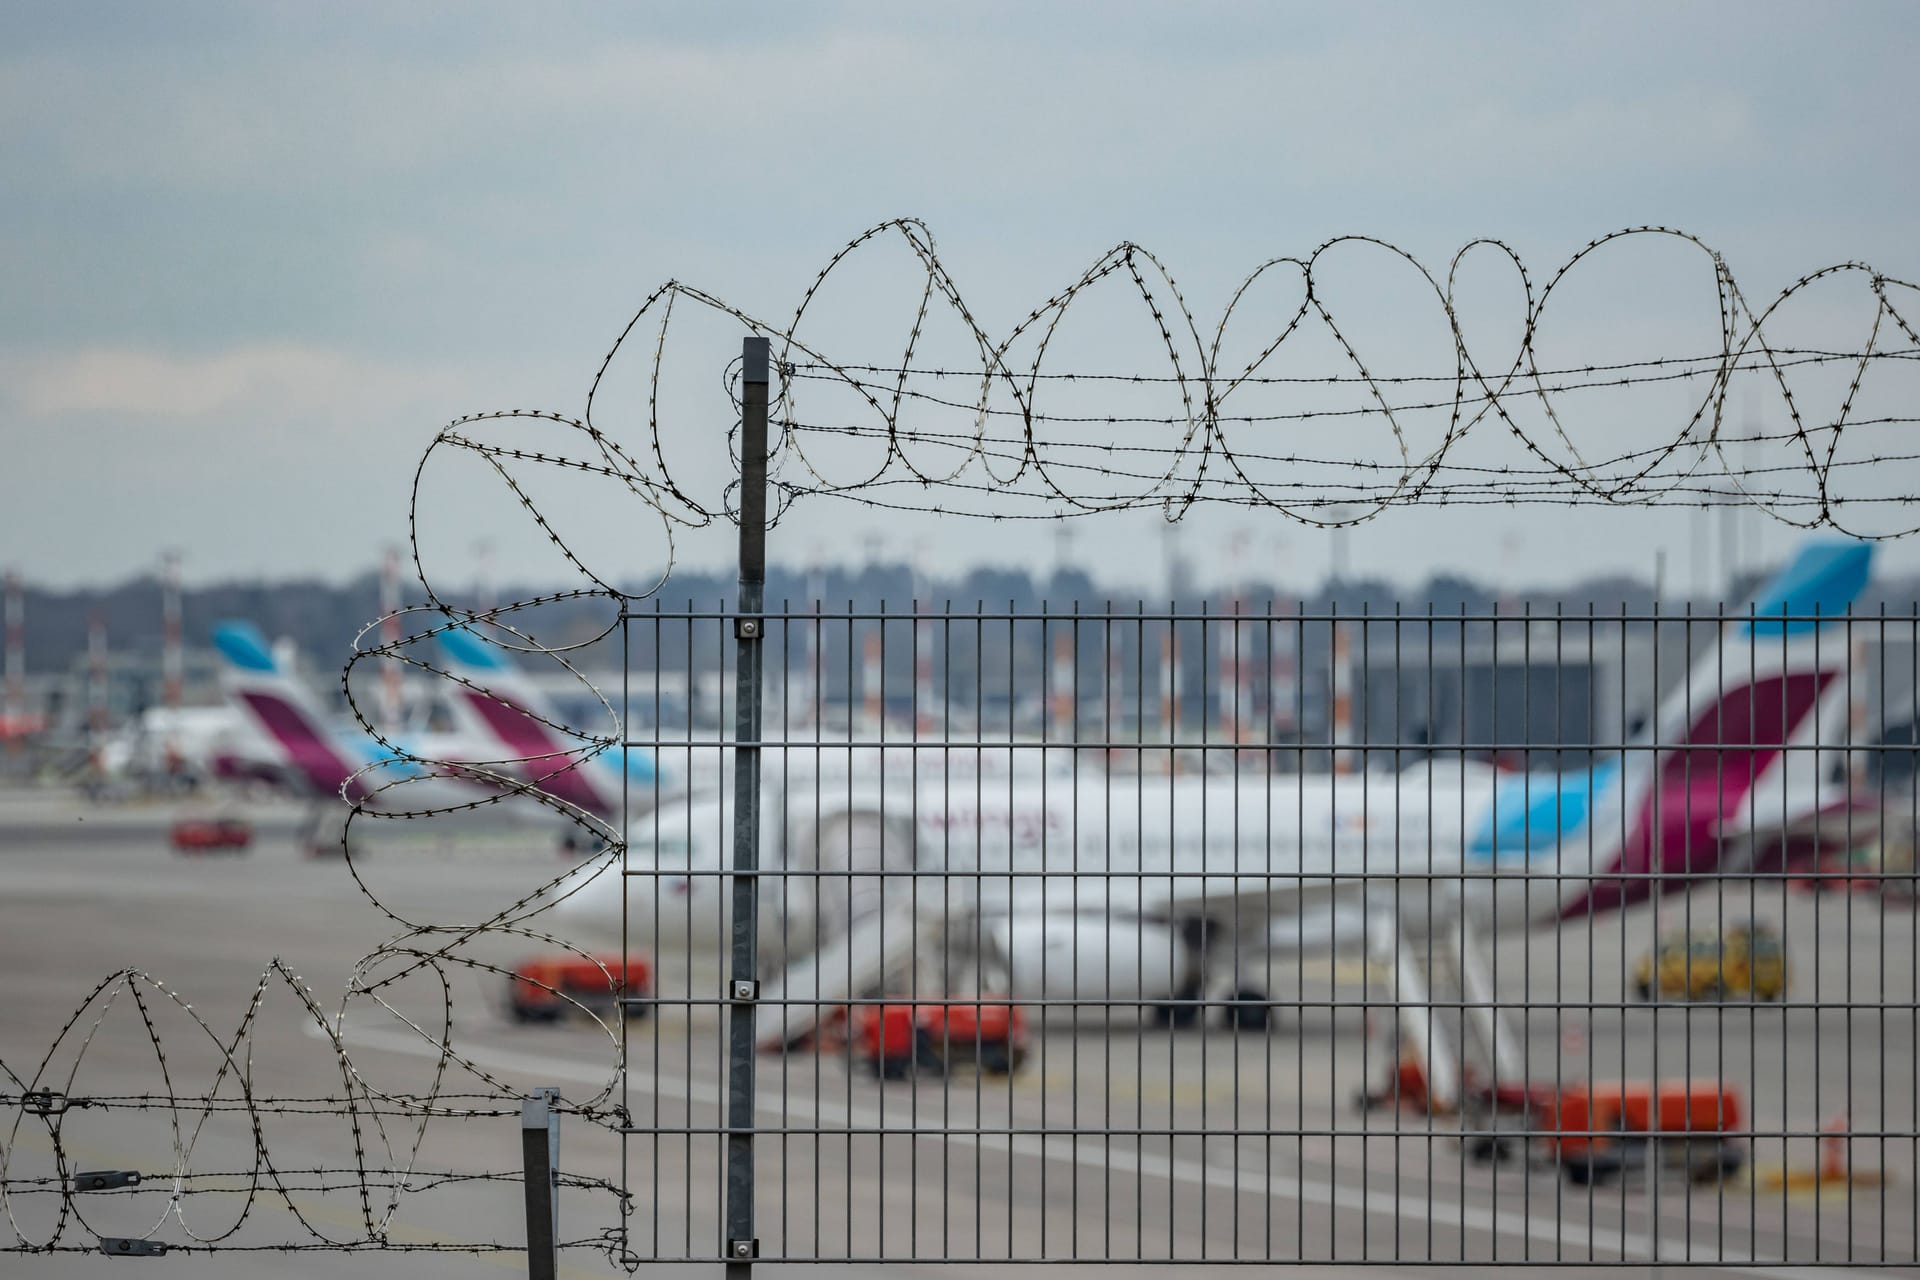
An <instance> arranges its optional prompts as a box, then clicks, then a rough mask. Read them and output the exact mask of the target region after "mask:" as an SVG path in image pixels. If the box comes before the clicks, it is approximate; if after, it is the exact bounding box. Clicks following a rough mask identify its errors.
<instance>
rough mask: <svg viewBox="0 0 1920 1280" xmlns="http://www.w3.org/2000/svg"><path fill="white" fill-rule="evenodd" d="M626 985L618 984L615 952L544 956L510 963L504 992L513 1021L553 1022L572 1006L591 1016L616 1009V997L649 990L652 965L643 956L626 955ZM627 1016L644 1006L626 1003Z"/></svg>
mask: <svg viewBox="0 0 1920 1280" xmlns="http://www.w3.org/2000/svg"><path fill="white" fill-rule="evenodd" d="M626 974H627V985H626V989H625V990H624V991H623V990H621V987H620V957H619V956H597V957H595V958H594V959H591V960H589V959H586V958H584V957H582V956H575V955H563V956H549V957H544V958H542V959H538V960H528V961H525V962H524V963H522V964H520V965H518V966H516V967H515V968H514V971H513V979H512V986H511V989H510V990H509V992H508V996H507V1008H508V1012H510V1013H511V1014H512V1015H513V1020H514V1021H515V1022H558V1021H559V1020H560V1019H561V1018H562V1017H563V1016H565V1014H566V1013H567V1012H568V1010H570V1009H573V1008H575V1007H576V1006H578V1007H579V1008H582V1009H585V1010H586V1011H587V1012H588V1013H591V1014H593V1015H595V1016H596V1017H602V1018H604V1017H611V1016H613V1015H614V1014H615V1013H617V1012H618V1009H619V1005H618V1002H619V998H620V997H621V996H622V995H626V996H646V995H650V994H652V992H653V966H652V964H650V963H649V962H648V961H647V959H646V957H644V956H628V957H627V960H626ZM627 1016H628V1017H630V1018H642V1017H645V1016H646V1011H645V1009H644V1008H637V1007H633V1006H629V1007H628V1010H627Z"/></svg>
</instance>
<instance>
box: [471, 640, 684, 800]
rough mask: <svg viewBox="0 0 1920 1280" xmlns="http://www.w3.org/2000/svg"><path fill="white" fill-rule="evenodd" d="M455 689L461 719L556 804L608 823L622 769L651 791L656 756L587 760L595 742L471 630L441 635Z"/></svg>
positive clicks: (609, 754)
mask: <svg viewBox="0 0 1920 1280" xmlns="http://www.w3.org/2000/svg"><path fill="white" fill-rule="evenodd" d="M437 638H438V640H439V643H440V651H441V654H442V656H443V658H444V659H445V661H446V664H447V668H448V670H449V671H450V672H451V673H452V674H453V675H454V676H455V677H456V682H455V684H454V687H453V702H454V706H455V714H456V716H458V717H459V719H460V720H461V722H462V723H463V724H465V725H466V726H467V727H468V728H470V729H471V730H472V731H474V732H476V733H479V734H482V735H484V736H485V738H486V739H487V740H488V741H490V742H492V743H494V744H495V745H496V746H497V747H498V749H499V752H500V758H501V759H503V760H518V761H524V762H525V763H524V764H523V765H522V766H521V768H522V770H523V771H524V773H525V775H526V779H527V781H529V782H532V783H534V784H535V785H537V786H538V787H540V789H541V790H543V791H545V792H547V793H548V794H549V795H552V796H553V797H555V798H556V799H559V800H562V801H564V802H566V803H568V804H571V805H574V806H576V807H578V808H580V809H583V810H585V811H587V812H589V813H593V814H597V815H600V816H602V817H605V816H609V815H612V814H616V813H618V812H619V810H620V798H621V777H620V772H621V770H620V766H621V763H622V762H623V761H624V762H625V763H626V770H627V774H628V778H627V781H629V782H632V783H634V784H635V785H642V786H651V784H652V783H653V781H654V777H655V773H654V770H653V769H652V768H651V757H650V756H642V754H641V752H640V751H638V750H637V749H632V750H629V749H627V748H623V747H621V746H619V745H615V746H614V747H612V748H611V749H609V750H607V751H604V752H601V753H598V754H597V755H593V756H591V757H590V758H583V757H586V752H587V750H588V748H589V747H590V745H591V744H590V743H589V742H588V741H586V740H584V739H582V738H581V737H579V736H578V735H576V734H574V733H571V732H569V731H568V730H567V729H566V727H565V725H566V723H567V722H566V720H565V719H564V718H563V717H562V715H561V714H560V712H559V711H558V710H557V709H556V708H555V707H554V705H553V702H552V700H551V699H550V698H548V697H547V696H546V694H545V693H543V692H542V691H541V689H540V687H539V686H538V685H537V684H535V683H534V682H533V680H532V679H530V678H529V677H528V676H527V673H526V672H525V671H523V670H521V669H520V668H519V667H518V666H517V665H516V664H515V663H514V662H513V660H512V659H511V658H509V657H508V656H507V653H506V651H505V650H503V649H502V648H501V647H500V646H498V645H495V644H491V643H489V642H488V641H486V640H485V639H483V638H482V637H480V636H479V635H476V634H475V633H474V632H473V631H471V630H469V629H468V628H466V627H452V628H449V629H448V630H446V631H442V632H440V633H439V635H438V637H437Z"/></svg>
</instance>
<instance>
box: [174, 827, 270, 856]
mask: <svg viewBox="0 0 1920 1280" xmlns="http://www.w3.org/2000/svg"><path fill="white" fill-rule="evenodd" d="M172 840H173V847H174V848H175V849H178V850H179V851H180V852H182V853H210V852H214V851H216V850H221V849H232V850H235V851H238V850H241V849H245V848H246V847H247V846H249V845H251V844H252V843H253V826H252V824H251V823H248V822H246V821H244V820H242V819H240V818H182V819H180V820H179V821H178V822H176V823H174V824H173V834H172Z"/></svg>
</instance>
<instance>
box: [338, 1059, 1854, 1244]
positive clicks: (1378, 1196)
mask: <svg viewBox="0 0 1920 1280" xmlns="http://www.w3.org/2000/svg"><path fill="white" fill-rule="evenodd" d="M307 1033H308V1034H309V1035H312V1036H314V1037H316V1038H325V1034H324V1033H323V1032H322V1031H321V1030H320V1028H319V1027H318V1026H317V1025H316V1026H309V1027H308V1028H307ZM340 1035H341V1039H342V1040H343V1041H351V1042H353V1043H355V1044H359V1045H363V1046H365V1047H367V1048H369V1049H382V1050H387V1051H390V1052H395V1053H402V1054H409V1055H413V1056H416V1057H421V1056H431V1057H438V1056H439V1050H438V1049H437V1048H436V1047H435V1046H433V1045H431V1044H429V1043H428V1042H427V1041H426V1040H424V1039H422V1038H421V1037H419V1036H418V1035H412V1034H400V1033H396V1032H392V1031H380V1030H374V1029H362V1028H356V1027H353V1026H351V1025H348V1026H345V1027H342V1028H341V1029H340ZM460 1053H461V1054H462V1056H464V1057H468V1058H471V1059H472V1060H473V1061H475V1062H478V1063H484V1064H485V1065H487V1066H488V1067H490V1068H493V1069H496V1070H500V1071H512V1072H522V1073H525V1074H526V1075H529V1076H533V1077H536V1078H542V1079H552V1078H556V1077H557V1078H560V1079H566V1080H572V1081H575V1082H577V1083H582V1084H590V1085H593V1086H595V1087H599V1086H601V1085H604V1084H605V1083H606V1080H607V1077H606V1075H604V1074H598V1073H594V1072H590V1071H588V1070H586V1069H585V1068H584V1067H583V1066H582V1065H581V1064H579V1063H571V1062H567V1061H565V1060H564V1059H558V1058H548V1057H544V1056H539V1055H535V1054H530V1053H523V1052H520V1051H518V1050H514V1049H502V1048H497V1047H493V1046H467V1047H464V1048H462V1049H461V1050H460ZM632 1082H633V1084H634V1086H635V1087H636V1088H638V1089H640V1090H641V1091H643V1092H646V1093H652V1094H659V1095H664V1096H667V1097H671V1098H678V1099H680V1100H682V1101H685V1102H689V1103H700V1104H708V1105H718V1104H720V1103H721V1102H723V1101H724V1100H725V1097H726V1094H725V1091H724V1090H722V1089H720V1088H717V1087H715V1086H713V1085H708V1084H702V1083H698V1082H695V1081H692V1080H681V1079H678V1078H675V1077H671V1076H658V1075H656V1076H650V1077H641V1076H639V1075H638V1074H635V1075H634V1076H633V1077H632ZM755 1110H757V1111H762V1112H766V1113H768V1114H772V1115H784V1116H785V1117H786V1118H788V1119H804V1120H811V1121H814V1122H816V1123H819V1122H838V1123H841V1124H851V1123H857V1124H860V1125H863V1126H876V1127H877V1126H878V1125H880V1124H881V1122H882V1120H883V1119H884V1117H883V1116H882V1114H881V1113H880V1111H879V1110H878V1109H875V1108H870V1107H849V1106H844V1105H841V1104H837V1103H831V1102H824V1103H821V1104H817V1105H816V1104H814V1103H812V1102H811V1101H809V1100H808V1099H806V1098H804V1097H800V1096H798V1095H789V1096H788V1097H787V1098H786V1099H784V1100H782V1099H779V1098H771V1099H764V1100H758V1101H756V1104H755ZM895 1114H896V1117H897V1115H898V1109H896V1111H895ZM942 1141H944V1142H945V1143H947V1144H948V1145H950V1146H966V1147H973V1148H976V1149H978V1150H980V1151H992V1152H999V1153H1003V1154H1010V1155H1026V1156H1037V1157H1038V1158H1040V1159H1043V1160H1052V1161H1055V1162H1059V1163H1065V1164H1077V1165H1080V1166H1082V1167H1084V1168H1087V1169H1090V1170H1097V1171H1101V1172H1107V1173H1111V1172H1119V1173H1123V1174H1135V1175H1138V1176H1141V1177H1148V1178H1156V1179H1159V1180H1160V1181H1163V1182H1183V1183H1188V1184H1193V1185H1200V1186H1210V1187H1216V1188H1220V1189H1222V1190H1228V1191H1233V1192H1237V1193H1240V1194H1246V1195H1257V1194H1260V1193H1261V1192H1262V1191H1264V1192H1265V1194H1266V1195H1267V1196H1268V1197H1270V1198H1271V1197H1275V1196H1279V1197H1285V1198H1286V1199H1289V1200H1298V1201H1304V1202H1305V1203H1307V1204H1315V1205H1321V1206H1324V1207H1328V1208H1334V1209H1346V1210H1354V1211H1358V1212H1361V1213H1368V1214H1379V1215H1382V1216H1388V1217H1398V1218H1401V1219H1403V1220H1405V1221H1408V1222H1413V1223H1419V1224H1422V1225H1425V1224H1428V1223H1440V1224H1444V1225H1447V1226H1449V1227H1453V1228H1456V1229H1458V1230H1461V1231H1478V1232H1484V1233H1486V1234H1488V1235H1493V1236H1501V1237H1507V1238H1511V1237H1514V1236H1516V1235H1525V1236H1526V1237H1528V1238H1530V1239H1533V1240H1537V1241H1540V1242H1541V1243H1543V1244H1549V1245H1553V1246H1556V1247H1560V1248H1564V1247H1567V1246H1570V1245H1571V1246H1581V1245H1584V1244H1585V1243H1586V1240H1585V1238H1584V1235H1583V1233H1580V1232H1577V1231H1571V1232H1570V1231H1568V1230H1567V1229H1566V1224H1563V1223H1562V1222H1561V1221H1560V1220H1559V1219H1558V1218H1542V1217H1535V1216H1533V1215H1530V1214H1529V1215H1527V1216H1525V1217H1522V1216H1520V1215H1517V1214H1512V1213H1506V1214H1501V1213H1498V1212H1496V1211H1495V1210H1491V1209H1483V1208H1479V1207H1476V1206H1473V1205H1469V1204H1466V1203H1464V1202H1461V1201H1458V1200H1444V1199H1439V1198H1433V1197H1430V1196H1417V1197H1416V1196H1409V1195H1406V1194H1404V1193H1402V1192H1397V1191H1395V1192H1389V1191H1382V1190H1377V1189H1373V1188H1362V1187H1353V1186H1347V1185H1343V1184H1340V1183H1332V1182H1320V1181H1307V1180H1301V1179H1296V1178H1290V1177H1288V1176H1286V1175H1285V1174H1271V1173H1269V1174H1256V1173H1253V1172H1251V1171H1247V1170H1243V1169H1237V1168H1221V1167H1218V1166H1214V1165H1208V1164H1202V1163H1199V1162H1197V1161H1193V1160H1175V1159H1169V1158H1166V1157H1161V1156H1148V1155H1140V1154H1135V1153H1129V1152H1124V1151H1116V1150H1113V1149H1111V1148H1101V1149H1099V1150H1097V1151H1096V1150H1088V1149H1086V1148H1085V1147H1084V1146H1083V1145H1082V1143H1081V1142H1077V1141H1075V1140H1073V1139H1070V1138H1039V1137H1033V1136H1029V1135H1020V1136H1013V1135H1001V1134H991V1133H989V1134H974V1133H955V1134H951V1135H946V1136H944V1137H943V1138H942ZM1834 1243H1836V1244H1837V1243H1838V1242H1834ZM1593 1247H1594V1250H1595V1252H1596V1253H1598V1252H1600V1251H1602V1250H1604V1251H1606V1252H1609V1253H1618V1254H1620V1255H1621V1256H1623V1257H1630V1258H1632V1259H1634V1260H1635V1261H1644V1262H1645V1263H1646V1264H1647V1265H1649V1266H1657V1265H1659V1262H1658V1261H1656V1259H1663V1260H1674V1261H1678V1260H1680V1259H1683V1258H1686V1257H1687V1256H1688V1254H1687V1243H1686V1242H1685V1241H1683V1240H1676V1239H1674V1238H1672V1237H1669V1236H1652V1235H1646V1234H1643V1233H1640V1232H1636V1231H1621V1230H1619V1229H1617V1228H1615V1229H1603V1228H1601V1227H1599V1226H1596V1227H1595V1228H1594V1230H1593ZM1656 1250H1657V1252H1656ZM1370 1260H1371V1259H1370ZM901 1261H902V1262H908V1261H911V1259H904V1258H903V1259H901ZM1378 1261H1379V1262H1380V1263H1381V1265H1383V1266H1384V1265H1387V1264H1389V1263H1392V1262H1393V1261H1394V1260H1393V1259H1390V1258H1381V1259H1378ZM1502 1261H1504V1262H1512V1263H1514V1264H1515V1265H1521V1264H1525V1263H1533V1262H1538V1263H1541V1264H1545V1263H1548V1262H1551V1261H1552V1259H1551V1258H1543V1259H1518V1258H1515V1259H1502ZM1406 1265H1416V1264H1415V1263H1414V1262H1411V1261H1410V1262H1408V1263H1407V1264H1406ZM1704 1265H1706V1266H1708V1267H1710V1268H1711V1269H1712V1270H1715V1271H1721V1272H1725V1273H1728V1274H1731V1275H1745V1276H1763V1277H1767V1280H1847V1277H1850V1276H1851V1274H1852V1273H1851V1272H1848V1271H1846V1270H1843V1269H1841V1268H1838V1267H1832V1266H1819V1265H1805V1264H1796V1263H1784V1262H1783V1263H1779V1264H1769V1263H1764V1262H1725V1263H1718V1262H1715V1263H1706V1264H1704Z"/></svg>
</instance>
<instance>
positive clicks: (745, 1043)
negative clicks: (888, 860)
mask: <svg viewBox="0 0 1920 1280" xmlns="http://www.w3.org/2000/svg"><path fill="white" fill-rule="evenodd" d="M740 355H741V374H740V607H739V612H738V615H737V616H736V617H735V619H734V626H733V634H734V640H735V645H736V648H735V654H736V658H735V666H734V722H733V725H734V727H733V748H734V773H733V787H734V805H733V957H732V965H731V971H730V974H729V977H728V982H727V999H728V1000H729V1001H730V1002H731V1004H730V1006H729V1010H728V1019H727V1216H726V1246H727V1275H728V1276H729V1277H734V1278H735V1280H744V1278H745V1277H747V1276H749V1275H751V1274H752V1271H753V1259H754V1258H755V1257H756V1256H758V1254H759V1252H760V1242H759V1241H758V1240H756V1239H755V1238H754V1234H753V1098H754V1078H753V1076H754V1060H753V1050H754V1025H753V1024H754V1019H753V1011H754V1002H755V1001H756V1000H757V999H758V998H759V995H760V982H759V979H758V977H757V976H756V971H757V967H758V966H757V954H756V953H757V951H758V943H759V934H760V882H759V879H758V872H759V869H760V746H759V743H760V695H761V689H760V684H761V680H760V669H761V660H762V653H761V640H762V636H763V632H764V630H765V619H763V618H762V617H761V616H760V615H761V611H762V610H763V609H764V608H765V605H766V590H767V362H768V360H767V357H768V351H767V339H765V338H760V337H750V338H747V339H746V340H745V342H744V343H742V345H741V352H740Z"/></svg>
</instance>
